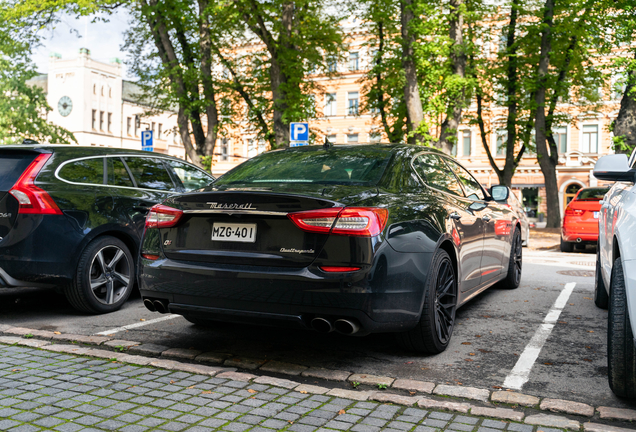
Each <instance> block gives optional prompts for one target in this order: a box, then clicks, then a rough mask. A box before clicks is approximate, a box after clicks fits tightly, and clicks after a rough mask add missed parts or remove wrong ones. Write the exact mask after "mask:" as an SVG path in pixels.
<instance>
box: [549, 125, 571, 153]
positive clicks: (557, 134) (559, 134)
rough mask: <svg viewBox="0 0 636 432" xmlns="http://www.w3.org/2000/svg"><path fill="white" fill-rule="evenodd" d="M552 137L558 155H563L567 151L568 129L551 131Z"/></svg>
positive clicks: (560, 128) (561, 128)
mask: <svg viewBox="0 0 636 432" xmlns="http://www.w3.org/2000/svg"><path fill="white" fill-rule="evenodd" d="M552 137H553V138H554V142H555V143H556V145H557V149H559V153H561V154H564V153H566V152H567V151H568V128H566V127H558V128H555V129H554V130H553V131H552Z"/></svg>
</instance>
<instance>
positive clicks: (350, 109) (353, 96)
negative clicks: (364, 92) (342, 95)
mask: <svg viewBox="0 0 636 432" xmlns="http://www.w3.org/2000/svg"><path fill="white" fill-rule="evenodd" d="M358 105H359V95H358V92H349V93H348V95H347V114H348V115H354V116H357V115H358Z"/></svg>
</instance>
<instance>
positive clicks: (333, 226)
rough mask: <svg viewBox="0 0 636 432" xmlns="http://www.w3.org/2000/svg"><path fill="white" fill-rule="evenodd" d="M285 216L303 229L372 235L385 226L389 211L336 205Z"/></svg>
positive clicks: (341, 233)
mask: <svg viewBox="0 0 636 432" xmlns="http://www.w3.org/2000/svg"><path fill="white" fill-rule="evenodd" d="M287 216H288V217H289V219H291V221H292V222H294V223H295V224H296V226H298V227H299V228H300V229H302V230H303V231H308V232H316V233H323V234H337V235H347V236H360V237H374V236H376V235H378V234H380V233H381V232H382V230H383V229H384V227H385V226H386V221H387V219H388V217H389V211H388V210H387V209H384V208H376V207H344V208H337V207H336V208H328V209H323V210H310V211H303V212H296V213H289V214H288V215H287Z"/></svg>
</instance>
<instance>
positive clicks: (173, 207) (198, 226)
mask: <svg viewBox="0 0 636 432" xmlns="http://www.w3.org/2000/svg"><path fill="white" fill-rule="evenodd" d="M255 185H257V186H256V188H254V186H255ZM506 193H507V188H505V191H504V195H505V194H506ZM209 203H214V208H210V205H209ZM240 206H243V208H242V209H239V207H240ZM247 206H249V209H248V208H247ZM502 222H503V225H502ZM231 224H234V225H232V226H234V227H236V228H241V229H243V227H245V228H247V227H248V226H253V227H254V231H255V233H256V234H255V237H254V238H253V241H249V242H248V241H220V239H219V238H216V237H215V236H214V229H215V228H214V227H215V226H230V225H231ZM502 226H504V227H505V229H504V231H501V228H500V227H502ZM146 227H147V229H146V233H145V237H144V240H143V244H142V249H141V260H140V275H139V279H140V285H141V287H140V288H141V293H142V297H143V298H144V303H145V304H146V306H147V307H148V308H149V309H151V310H157V311H160V312H168V311H169V312H171V313H177V314H181V315H183V316H184V317H185V318H186V319H188V320H190V321H192V322H194V323H195V324H201V325H207V324H209V323H211V322H213V321H215V320H221V321H231V322H250V323H264V324H276V325H280V324H285V323H286V324H288V325H295V326H299V327H303V328H313V329H314V330H317V331H323V332H329V331H332V330H336V331H338V332H341V333H344V334H355V335H364V334H368V333H373V332H395V333H397V337H398V341H399V342H400V343H401V344H402V345H403V346H404V347H405V348H407V349H410V350H415V351H419V352H430V353H437V352H441V351H443V350H444V349H446V347H447V346H448V343H449V341H450V338H451V335H452V331H453V328H454V325H455V311H456V309H457V307H459V306H461V305H462V304H464V303H465V302H466V301H468V300H469V299H470V298H472V297H474V296H475V295H477V294H479V293H480V292H482V291H483V290H485V289H487V288H488V287H490V286H492V285H494V284H496V283H498V282H500V283H501V284H502V286H505V287H507V288H516V287H517V286H518V285H519V282H520V278H521V235H520V227H519V223H518V220H517V218H516V215H515V213H514V212H513V211H511V210H510V209H509V208H507V207H506V206H503V205H500V204H498V203H497V202H495V201H494V200H493V199H492V198H491V197H490V195H489V194H488V193H487V192H486V191H484V190H483V188H482V187H481V186H480V185H479V183H478V182H477V181H476V180H475V179H474V178H473V177H472V175H470V173H468V171H466V170H465V169H464V168H463V167H462V166H461V165H459V164H458V163H457V162H456V161H454V160H453V159H452V158H450V157H448V156H446V155H444V154H442V153H440V152H437V151H434V150H428V149H423V148H422V147H417V146H409V145H369V146H366V145H365V146H363V145H355V146H335V147H334V146H330V147H326V148H325V147H322V146H308V147H299V148H293V149H286V150H280V151H273V152H267V153H263V154H261V155H259V156H257V157H255V158H253V159H250V160H248V161H246V162H244V163H243V164H241V165H239V166H238V167H236V168H235V169H233V170H232V171H230V172H228V173H227V174H225V175H224V176H223V177H221V178H219V179H218V180H217V181H215V183H214V184H213V185H212V186H210V187H208V188H206V189H205V190H202V191H199V192H195V193H188V194H181V195H175V196H172V197H171V198H169V199H168V200H166V201H165V202H164V203H163V204H162V205H159V206H155V207H154V208H153V209H152V210H151V212H150V214H149V216H148V219H147V222H146ZM498 227H499V228H498ZM233 229H234V228H233ZM165 240H171V241H172V243H171V244H170V245H166V244H165ZM234 240H236V239H234Z"/></svg>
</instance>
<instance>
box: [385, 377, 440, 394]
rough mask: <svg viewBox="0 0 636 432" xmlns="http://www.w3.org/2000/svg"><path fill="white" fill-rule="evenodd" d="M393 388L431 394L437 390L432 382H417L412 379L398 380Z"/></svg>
mask: <svg viewBox="0 0 636 432" xmlns="http://www.w3.org/2000/svg"><path fill="white" fill-rule="evenodd" d="M391 387H392V388H396V389H400V390H408V391H414V392H420V393H428V394H431V393H432V392H433V389H434V388H435V384H433V383H431V382H425V381H416V380H410V379H396V380H395V382H394V383H393V385H392V386H391Z"/></svg>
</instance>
